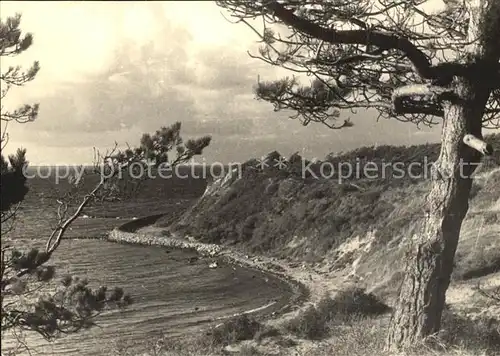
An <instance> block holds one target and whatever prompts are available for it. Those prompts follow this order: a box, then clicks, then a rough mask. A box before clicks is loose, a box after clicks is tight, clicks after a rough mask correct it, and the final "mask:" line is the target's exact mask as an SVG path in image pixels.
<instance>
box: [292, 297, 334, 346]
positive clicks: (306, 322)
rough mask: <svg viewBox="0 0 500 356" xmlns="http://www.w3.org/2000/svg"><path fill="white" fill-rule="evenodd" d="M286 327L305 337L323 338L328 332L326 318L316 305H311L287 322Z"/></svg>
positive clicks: (312, 338)
mask: <svg viewBox="0 0 500 356" xmlns="http://www.w3.org/2000/svg"><path fill="white" fill-rule="evenodd" d="M285 329H286V330H288V331H289V332H291V333H293V334H295V335H296V336H298V337H301V338H305V339H311V340H314V339H321V338H322V337H324V336H325V335H326V334H327V331H328V330H327V325H326V319H325V318H324V317H323V315H321V314H320V312H319V311H318V309H316V308H315V307H314V306H312V305H311V306H309V307H307V309H305V310H303V311H301V312H300V313H299V314H298V315H297V316H296V317H294V318H292V319H290V320H289V321H288V322H287V323H286V324H285Z"/></svg>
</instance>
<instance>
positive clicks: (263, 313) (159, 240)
mask: <svg viewBox="0 0 500 356" xmlns="http://www.w3.org/2000/svg"><path fill="white" fill-rule="evenodd" d="M164 215H165V214H157V215H150V216H145V217H141V218H137V219H133V220H131V221H127V222H125V223H124V224H122V225H120V226H118V227H116V228H114V229H113V230H111V231H109V232H108V233H107V234H106V235H105V236H102V235H101V236H99V237H94V238H92V237H87V238H85V237H82V238H78V239H100V240H106V241H109V242H114V243H125V244H131V245H142V246H157V247H163V248H174V249H180V250H193V251H195V252H196V253H197V254H198V255H200V257H203V258H212V259H215V260H217V262H218V264H228V265H233V266H238V267H241V268H245V269H249V270H253V271H255V272H257V273H259V274H262V275H264V276H266V275H267V276H269V277H272V278H275V279H276V280H278V281H280V282H281V283H283V284H285V285H286V286H287V287H288V288H289V290H290V292H291V294H292V296H291V297H290V298H288V299H287V300H286V301H284V303H283V305H282V306H281V307H280V308H279V309H277V310H274V311H271V310H272V308H273V306H274V307H275V306H276V304H279V302H278V301H273V302H270V303H267V304H265V305H263V306H261V307H258V308H253V309H251V310H245V311H242V312H240V313H237V314H233V315H228V316H227V317H222V318H217V319H214V320H213V321H214V322H215V321H223V320H227V319H230V318H232V317H235V316H238V315H243V314H258V315H256V316H255V318H256V319H263V320H266V321H267V320H269V319H272V318H277V317H279V316H282V315H284V314H286V313H288V312H290V311H292V310H293V309H294V307H295V308H300V307H302V306H303V305H304V304H305V303H306V302H308V301H310V296H311V291H310V288H308V286H306V284H305V283H303V282H302V281H300V280H298V279H297V278H295V277H294V276H293V275H292V274H291V273H289V271H287V268H283V267H284V266H282V265H281V264H276V261H274V259H271V258H269V257H264V256H253V257H250V256H248V255H244V254H243V253H241V252H239V251H234V250H232V249H230V248H228V247H225V246H221V245H217V244H207V243H202V242H197V241H194V240H192V239H190V238H189V237H186V238H183V237H177V236H174V235H170V236H161V235H160V234H152V233H141V232H139V231H138V230H140V229H141V228H145V227H150V226H152V225H153V224H154V223H155V222H156V221H157V220H158V219H159V218H160V217H163V216H164ZM158 230H159V231H160V229H158ZM207 268H209V267H207ZM279 299H280V298H279V297H278V298H276V300H279Z"/></svg>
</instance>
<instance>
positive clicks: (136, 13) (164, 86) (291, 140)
mask: <svg viewBox="0 0 500 356" xmlns="http://www.w3.org/2000/svg"><path fill="white" fill-rule="evenodd" d="M0 4H1V5H0V14H1V17H2V19H5V17H6V16H9V15H13V14H15V13H16V12H18V13H21V14H22V20H21V28H22V30H23V31H24V32H31V33H32V34H33V36H34V43H33V45H32V47H31V48H30V49H29V50H28V51H26V52H25V53H23V54H22V55H21V56H18V57H16V58H15V62H12V63H13V64H16V65H17V64H19V65H23V66H29V65H30V64H31V63H32V62H33V61H34V60H38V61H39V62H40V67H41V70H40V72H39V74H38V75H37V77H36V79H35V80H34V81H32V82H30V83H28V84H27V85H26V86H24V87H22V88H15V89H13V90H12V91H11V92H9V95H8V98H7V99H6V100H5V102H4V103H3V105H5V106H6V108H8V109H14V108H15V107H16V106H18V105H21V104H25V103H35V102H36V103H39V104H40V111H39V116H38V118H37V119H36V121H34V122H31V123H27V124H17V123H12V124H10V125H9V127H8V132H9V135H10V140H9V143H8V146H7V148H6V151H7V152H9V151H13V150H15V149H17V148H18V147H24V148H26V149H27V150H28V159H29V161H30V163H31V164H34V165H44V164H85V163H90V162H92V158H93V147H96V148H98V149H100V150H106V149H109V148H112V147H113V145H114V142H115V141H116V142H118V143H119V144H125V143H128V144H130V145H134V144H137V143H138V142H139V139H140V137H141V135H142V134H143V133H144V132H150V133H152V132H154V131H155V130H156V129H158V128H160V127H161V126H169V125H171V124H173V123H174V122H176V121H180V122H181V123H182V131H181V133H182V136H183V137H184V138H185V139H188V138H195V137H199V136H204V135H211V136H212V143H211V145H210V146H209V147H208V148H207V149H206V150H205V152H204V155H203V157H200V158H197V161H198V162H207V163H211V162H222V163H233V162H243V161H246V160H248V159H250V158H252V157H261V156H262V155H265V154H266V153H268V152H271V151H274V150H277V151H278V152H280V153H281V154H282V155H284V156H289V155H291V154H292V153H294V152H299V153H300V154H302V155H303V156H305V157H307V158H309V159H312V158H320V159H321V158H323V157H324V156H325V155H326V154H328V153H330V152H339V151H346V150H349V149H353V148H356V147H359V146H366V145H381V144H397V145H401V144H404V145H409V144H416V143H424V142H438V140H439V133H440V128H439V127H436V128H433V129H429V128H421V129H420V130H419V129H417V128H416V126H414V125H412V124H405V123H401V122H398V121H396V120H381V121H379V122H377V121H376V115H375V114H374V113H373V112H369V111H365V110H358V112H357V113H356V114H352V113H350V112H348V111H347V112H343V113H342V115H341V118H340V120H343V119H345V118H347V117H350V118H351V120H352V121H353V123H354V127H352V128H347V129H342V130H330V129H328V128H326V127H324V126H322V125H320V124H310V125H308V126H305V127H304V126H302V125H301V124H300V123H299V122H298V121H297V120H291V119H289V118H288V116H289V113H284V112H278V113H276V112H274V111H273V107H272V105H271V104H269V103H266V102H262V101H258V100H256V99H255V95H254V93H253V90H252V89H253V86H254V85H255V84H256V82H257V78H258V76H260V78H261V79H263V80H272V79H278V78H281V77H283V76H286V75H291V73H287V72H286V71H285V70H283V69H281V68H277V67H271V66H269V65H267V64H265V63H264V62H262V61H259V60H257V59H252V58H250V56H249V55H248V53H247V51H250V52H251V53H257V49H258V46H259V44H258V43H257V41H258V40H259V38H258V37H257V35H256V34H255V33H254V32H252V31H251V30H250V29H249V28H248V27H246V26H245V25H243V24H232V23H230V22H229V21H228V20H227V19H226V18H224V16H223V13H224V10H222V9H220V8H218V7H217V6H216V5H215V3H214V2H211V1H202V2H196V1H189V2H183V1H171V2H129V1H126V2H114V1H100V2H91V1H85V2H76V1H75V2H69V1H68V2H50V1H43V2H27V1H22V2H18V1H2V2H1V3H0ZM9 60H10V59H9ZM7 64H11V62H9V63H7V62H5V63H4V61H3V60H2V67H4V66H6V65H7Z"/></svg>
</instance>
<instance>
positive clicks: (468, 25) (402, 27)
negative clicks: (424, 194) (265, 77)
mask: <svg viewBox="0 0 500 356" xmlns="http://www.w3.org/2000/svg"><path fill="white" fill-rule="evenodd" d="M217 4H218V5H219V6H220V7H223V8H225V9H226V10H227V11H228V12H229V13H230V16H231V17H232V18H235V19H236V22H239V23H244V24H246V25H247V26H249V27H251V29H252V30H253V31H255V32H256V33H257V34H259V36H260V38H261V40H262V43H263V45H262V46H261V48H260V51H259V54H258V55H253V54H250V55H251V56H253V57H255V58H259V59H261V60H263V61H265V62H266V63H269V64H270V65H274V66H280V67H282V68H286V69H289V70H290V71H293V72H297V73H301V74H307V75H309V76H312V77H313V80H312V82H311V83H310V84H308V85H304V84H301V82H300V80H298V79H296V78H295V77H294V78H285V79H282V80H278V81H274V82H259V83H258V85H257V88H256V94H257V97H258V98H259V99H263V100H266V101H268V102H270V103H272V104H273V105H274V108H275V110H280V109H292V110H294V111H295V112H296V115H294V116H293V118H299V119H300V120H301V121H302V123H303V124H304V125H307V124H308V123H310V122H319V123H323V124H325V125H327V126H328V127H330V128H332V129H339V128H343V127H347V126H351V125H352V123H351V122H350V121H348V120H344V121H343V122H340V123H339V122H336V120H335V119H336V118H338V117H339V115H340V112H339V110H341V109H351V110H353V109H356V108H372V109H376V110H377V111H378V113H379V115H380V116H382V117H385V118H395V119H398V120H401V121H405V122H410V123H414V124H416V125H422V124H424V125H434V124H438V123H441V125H442V135H441V152H440V155H439V158H438V160H437V161H436V162H435V163H434V165H433V169H432V181H433V184H432V188H431V191H430V193H429V195H428V199H427V202H428V203H427V211H426V212H425V214H424V215H425V218H424V223H423V225H422V228H421V230H420V232H419V233H418V234H416V235H415V236H412V251H411V252H410V257H409V260H408V263H407V268H406V273H405V277H404V280H403V282H402V285H401V289H400V292H399V299H398V303H397V306H396V308H395V312H394V314H393V316H392V320H391V325H390V328H389V333H388V337H387V349H391V350H397V349H402V348H405V347H410V346H412V345H414V344H415V342H417V341H419V340H422V339H424V338H425V337H427V336H429V335H431V334H433V333H435V332H437V331H438V330H439V329H440V323H441V314H442V310H443V307H444V303H445V293H446V290H447V288H448V285H449V282H450V275H451V272H452V268H453V260H454V256H455V251H456V248H457V244H458V240H459V235H460V229H461V224H462V221H463V219H464V217H465V215H466V213H467V210H468V197H469V192H470V188H471V184H472V179H473V173H474V171H475V168H476V166H477V165H478V163H479V162H480V160H481V155H482V154H491V153H492V147H490V146H489V145H486V144H485V143H484V141H483V140H482V131H483V128H498V127H499V126H500V63H499V60H500V40H499V38H500V1H498V0H471V1H466V0H464V1H461V0H446V1H444V0H443V2H441V1H437V0H402V1H393V0H390V1H389V0H377V1H371V0H359V1H347V0H330V1H318V0H303V1H293V0H280V1H217ZM255 19H259V24H261V28H260V29H257V28H256V27H255V26H254V25H253V22H252V23H251V20H255Z"/></svg>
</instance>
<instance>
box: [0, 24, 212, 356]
mask: <svg viewBox="0 0 500 356" xmlns="http://www.w3.org/2000/svg"><path fill="white" fill-rule="evenodd" d="M20 24H21V15H19V14H17V15H15V16H11V17H7V18H6V20H5V21H4V20H1V21H0V57H6V56H9V57H16V56H18V55H21V54H22V53H23V52H25V51H26V50H28V49H29V48H30V47H31V45H32V43H33V36H32V34H30V33H27V34H23V33H22V31H21V29H20ZM2 59H3V58H2ZM2 64H3V63H2ZM2 67H4V66H2ZM2 69H3V68H2ZM39 69H40V66H39V64H38V62H35V63H34V64H33V65H32V66H31V67H30V68H29V69H27V70H24V71H23V69H22V68H21V67H20V66H16V67H13V66H10V67H8V68H6V70H5V71H4V72H3V73H1V74H0V79H1V99H2V107H1V110H0V117H1V124H2V135H1V138H0V144H1V146H0V173H1V204H0V217H1V245H2V246H1V254H0V307H1V310H0V319H1V333H2V341H5V342H2V350H1V351H2V355H3V354H4V353H5V354H9V355H13V354H17V353H18V352H19V351H22V350H24V349H25V350H27V351H28V353H29V351H30V349H29V345H27V344H26V343H25V341H24V340H23V339H22V336H21V335H20V334H21V333H22V332H27V331H29V332H33V333H37V334H39V335H41V336H42V337H43V338H45V339H46V340H49V341H50V340H53V339H54V338H57V337H59V336H60V335H62V334H69V333H77V332H79V331H80V330H82V329H85V328H89V327H92V326H93V325H95V318H96V317H97V316H98V315H99V314H101V313H102V312H103V311H104V310H106V309H108V308H122V307H125V306H127V305H128V304H129V303H130V302H131V301H132V300H131V298H130V297H129V296H128V295H127V294H125V293H124V291H123V290H122V289H121V288H118V287H116V288H113V289H111V288H109V289H108V288H107V287H106V286H101V287H98V288H91V287H90V286H89V283H88V281H87V280H86V279H79V278H77V277H75V276H63V277H62V278H58V279H59V282H58V283H55V280H56V277H57V275H56V274H55V273H56V268H55V266H53V265H50V263H51V261H52V260H53V259H52V257H53V255H54V252H55V251H57V249H58V248H59V246H60V244H61V243H62V240H63V239H64V237H65V234H66V232H67V231H68V229H69V228H70V226H71V224H72V223H73V222H74V221H75V220H76V219H77V218H78V217H80V216H81V215H82V214H83V212H84V209H85V208H87V207H89V206H90V205H91V204H93V203H95V202H97V201H100V200H104V199H105V198H107V197H109V196H114V195H115V194H124V193H125V192H123V190H121V191H118V192H116V191H115V190H112V189H110V187H113V186H117V185H118V183H119V181H120V179H121V176H122V173H124V172H130V171H131V170H132V167H135V168H136V169H141V168H142V169H143V170H144V171H146V169H147V168H148V167H155V166H156V167H158V166H160V165H166V166H167V167H173V166H175V165H177V164H182V163H186V162H188V161H189V160H190V159H191V158H193V157H194V156H197V155H201V154H202V152H203V150H204V149H205V148H206V147H207V146H208V145H209V144H210V141H211V137H210V136H204V137H200V138H195V139H189V140H186V141H184V140H183V139H182V137H181V123H180V122H176V123H174V124H172V125H170V126H168V127H161V128H160V129H159V130H157V131H155V133H153V134H152V135H150V134H143V136H142V138H141V140H140V142H139V145H137V146H135V147H128V148H127V149H125V150H119V149H118V147H117V145H115V147H114V149H112V150H111V151H109V152H106V153H105V154H100V153H99V152H97V151H96V152H95V153H96V155H95V165H94V167H93V169H91V170H90V172H87V173H89V175H94V176H95V175H97V178H100V179H97V180H94V181H96V183H95V185H91V186H90V187H88V188H87V186H83V188H84V189H88V190H87V191H84V192H82V190H83V189H82V186H81V185H80V184H79V181H74V182H73V184H71V187H72V189H71V190H70V191H69V192H67V194H65V196H64V197H61V199H58V200H57V203H58V208H57V221H56V224H55V227H54V228H53V230H52V232H51V234H50V235H49V236H46V241H45V248H42V249H39V248H34V247H33V246H31V245H30V244H26V243H25V242H23V240H17V239H15V238H14V239H11V238H10V236H9V232H11V229H12V228H13V226H14V223H15V222H16V221H15V220H16V217H17V215H18V208H19V206H20V205H21V204H22V203H23V200H24V198H25V196H26V194H27V193H28V191H29V189H28V188H29V184H28V181H27V176H26V173H27V171H26V168H27V165H28V161H27V159H26V150H24V149H18V150H17V152H16V154H11V155H9V156H8V159H5V158H4V155H3V153H4V152H5V151H4V149H5V148H6V146H7V144H8V138H9V136H8V132H7V124H9V123H21V124H27V123H29V122H32V121H34V120H35V119H37V116H38V109H39V105H38V104H32V105H27V104H24V105H22V106H20V107H18V108H17V109H14V110H10V111H9V110H7V108H5V106H4V103H3V99H5V98H6V96H7V94H8V93H9V90H10V89H11V88H12V87H22V86H24V85H25V84H27V83H28V82H30V81H32V80H34V79H35V77H36V74H37V73H38V71H39ZM71 198H76V203H75V202H73V201H72V199H71ZM33 237H34V238H39V236H33ZM5 336H7V337H5ZM11 336H12V337H14V338H15V339H17V342H16V345H15V346H14V347H13V349H11V350H4V347H5V346H7V347H10V345H8V341H7V340H9V338H10V337H11ZM4 337H5V338H4ZM4 344H5V345H4Z"/></svg>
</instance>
